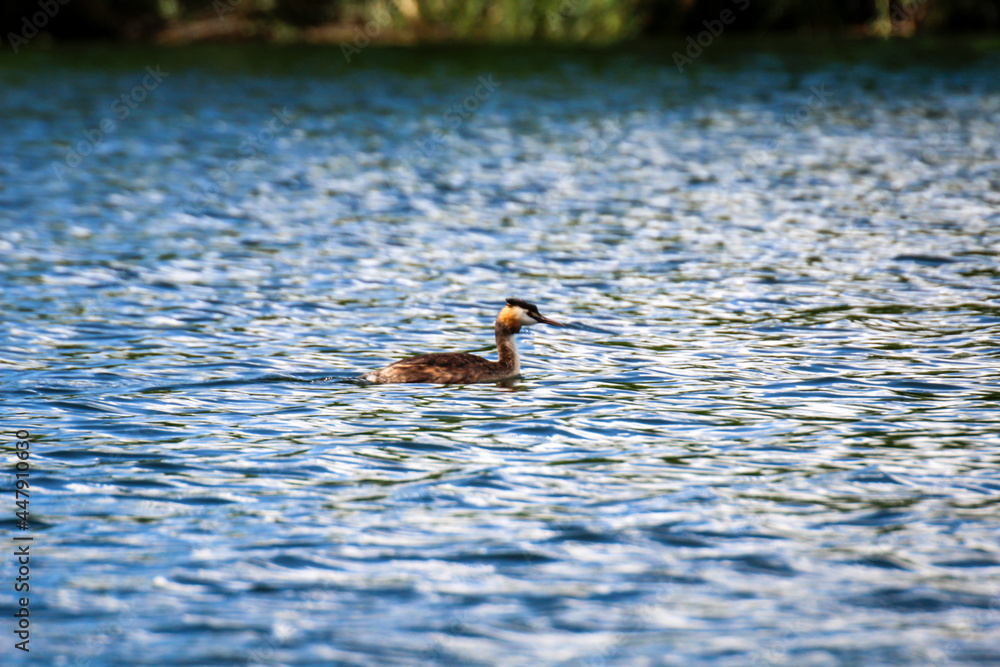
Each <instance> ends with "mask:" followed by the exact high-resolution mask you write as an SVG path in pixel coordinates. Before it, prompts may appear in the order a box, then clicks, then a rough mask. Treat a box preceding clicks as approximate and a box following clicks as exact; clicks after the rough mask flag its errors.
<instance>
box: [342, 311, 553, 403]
mask: <svg viewBox="0 0 1000 667" xmlns="http://www.w3.org/2000/svg"><path fill="white" fill-rule="evenodd" d="M538 323H542V324H552V325H555V326H557V327H561V326H563V325H561V324H559V323H558V322H556V321H554V320H550V319H547V318H545V317H542V316H541V315H540V314H539V312H538V307H537V306H536V305H535V304H533V303H528V302H527V301H523V300H521V299H514V298H510V299H507V305H506V306H504V307H503V310H501V311H500V314H499V315H497V320H496V323H495V324H494V325H493V329H494V332H495V334H496V340H497V353H498V356H499V360H498V361H490V360H489V359H484V358H483V357H477V356H476V355H474V354H464V353H459V354H447V353H445V354H421V355H419V356H416V357H409V358H408V359H403V360H402V361H397V362H396V363H394V364H389V365H388V366H386V367H385V368H380V369H379V370H377V371H372V372H371V373H366V374H365V375H362V376H361V379H362V380H364V381H365V382H371V383H373V384H398V383H411V382H427V383H432V384H471V383H474V382H499V381H500V380H508V379H510V378H515V377H517V376H518V375H520V374H521V360H520V358H519V357H518V355H517V346H516V345H515V344H514V335H515V334H516V333H517V332H519V331H520V330H521V327H522V326H525V327H527V326H531V325H532V324H538Z"/></svg>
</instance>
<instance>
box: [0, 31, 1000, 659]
mask: <svg viewBox="0 0 1000 667" xmlns="http://www.w3.org/2000/svg"><path fill="white" fill-rule="evenodd" d="M721 48H722V47H720V49H721ZM844 48H845V49H849V48H851V47H850V45H847V46H845V47H844ZM858 48H860V47H858ZM887 48H891V47H887ZM914 53H915V55H913V56H912V57H910V56H907V55H906V54H902V55H900V54H896V56H895V57H893V58H889V59H886V58H882V57H874V58H870V59H863V58H852V57H838V56H836V55H827V56H824V57H822V58H820V57H816V56H812V55H808V54H806V55H803V54H802V53H801V52H798V51H789V52H782V51H781V50H780V49H779V50H776V51H775V50H772V51H770V52H767V53H765V52H763V51H755V52H740V53H737V52H733V53H732V54H731V57H727V56H725V54H724V53H723V52H722V51H719V50H717V52H715V53H706V55H705V56H704V57H703V58H702V59H700V60H696V61H695V62H694V63H692V64H690V65H689V66H688V67H687V68H686V70H685V72H684V73H683V74H680V73H678V72H677V70H676V68H675V67H674V65H673V62H672V60H671V58H670V56H669V52H668V51H664V50H659V51H656V52H621V53H615V52H594V53H578V54H575V53H555V54H553V53H548V54H545V53H534V52H529V51H524V50H517V49H511V50H509V51H502V50H501V51H495V52H484V53H480V52H473V53H467V52H461V51H455V52H451V51H437V52H429V53H424V52H412V53H411V52H406V51H404V52H395V53H394V52H376V51H375V50H371V51H368V52H364V51H363V52H362V53H361V54H358V55H356V56H355V58H354V61H353V62H352V63H351V64H350V65H348V64H346V63H344V62H343V59H342V56H341V53H340V51H339V50H337V49H330V50H321V49H317V50H272V51H267V50H262V49H261V48H259V47H252V48H240V49H235V48H216V49H204V50H200V51H194V52H187V51H138V52H129V53H124V54H114V53H110V52H109V53H105V52H101V51H97V50H92V49H91V50H77V51H55V52H50V53H35V54H31V53H29V54H22V55H21V56H18V57H17V58H13V57H9V56H8V57H4V59H3V60H0V89H2V91H3V93H2V95H0V118H2V119H3V127H4V141H3V142H2V143H0V265H2V270H3V274H2V281H3V282H2V287H3V289H2V293H0V307H2V309H3V313H4V318H3V322H2V324H0V327H2V341H3V344H2V349H0V355H2V358H0V363H2V369H3V370H2V375H0V391H2V403H3V412H4V415H5V418H4V429H5V431H6V432H7V438H8V439H7V441H6V442H7V444H8V445H10V447H8V449H7V451H6V453H5V460H4V463H3V466H4V469H3V472H4V475H3V481H4V488H6V489H7V491H5V492H4V495H3V498H4V500H3V503H4V507H3V511H4V519H3V521H4V525H5V527H6V529H8V530H7V533H8V534H10V533H19V531H17V530H16V529H15V526H14V522H13V505H14V499H13V492H12V491H11V488H12V486H13V483H14V478H13V475H12V474H11V473H12V472H13V464H14V462H15V459H14V458H13V455H12V453H11V452H12V449H11V447H12V446H13V440H12V439H11V438H12V433H13V431H14V429H17V428H23V429H27V430H29V431H30V432H31V438H30V439H31V452H32V454H31V457H32V458H31V465H32V468H31V478H30V479H31V485H32V487H31V489H32V495H31V522H32V523H31V529H30V534H32V535H34V537H35V542H34V546H33V549H34V552H33V553H34V560H33V561H32V602H31V605H32V618H33V620H34V623H33V626H32V628H33V631H32V637H31V642H32V643H31V648H32V652H31V654H30V655H31V658H32V659H33V661H34V663H35V664H47V665H167V664H178V665H238V664H268V665H272V664H273V665H351V666H353V665H417V664H421V665H422V664H442V665H461V664H465V665H526V666H528V665H588V666H589V665H679V666H686V665H719V666H730V665H732V666H742V665H797V666H799V665H805V666H812V665H904V664H905V665H988V664H993V665H995V664H1000V544H998V537H1000V531H998V528H1000V518H998V502H997V501H998V498H1000V472H998V471H1000V455H998V451H1000V449H998V445H1000V435H998V434H1000V416H998V401H1000V390H998V389H997V377H998V367H1000V363H998V361H1000V354H998V334H1000V301H998V299H1000V268H998V265H997V259H998V256H1000V209H998V205H1000V157H998V147H1000V79H998V78H997V75H996V72H997V71H998V65H1000V58H998V57H997V56H996V55H995V54H991V53H985V54H982V55H979V56H969V57H965V58H956V57H955V54H954V50H953V49H950V48H948V47H945V46H942V47H941V49H940V50H939V52H935V51H930V52H926V51H925V52H920V53H917V52H914ZM147 66H149V67H151V68H154V69H153V72H154V73H155V72H156V69H155V68H156V66H159V67H160V74H157V75H156V77H154V78H148V77H153V75H152V74H149V73H148V72H147V71H146V70H145V68H146V67H147ZM144 80H145V81H144ZM122 95H125V96H126V97H125V98H124V100H123V98H122ZM140 97H141V99H139V98H140ZM123 111H127V112H128V113H127V116H125V117H122V116H121V113H122V112H123ZM102 119H108V120H109V121H110V122H113V123H114V128H113V129H112V130H110V131H109V129H108V128H110V127H111V126H109V125H107V124H105V125H104V126H103V127H104V129H103V130H102V125H101V123H102ZM74 154H75V155H76V157H74ZM508 295H518V296H522V297H524V298H528V299H530V300H534V301H536V302H537V303H538V304H539V306H540V308H541V311H542V313H543V314H545V315H548V316H550V317H552V318H554V319H558V320H561V321H566V322H568V323H570V325H571V326H569V327H567V328H564V329H556V328H551V327H536V328H535V329H533V330H532V331H531V332H530V333H527V334H524V335H521V336H520V347H521V352H522V355H523V359H524V360H523V364H522V366H523V376H522V377H521V378H520V379H519V380H517V381H516V382H513V383H509V384H508V385H506V386H496V385H491V384H487V385H471V386H448V387H438V386H428V385H408V386H407V385H396V386H374V387H372V386H369V387H362V386H356V385H352V384H347V383H344V382H342V380H343V379H345V378H348V377H351V376H354V375H357V374H359V373H362V372H365V371H367V370H371V369H373V368H376V367H378V366H381V365H383V364H385V363H388V362H389V361H392V360H395V359H399V358H402V357H403V356H406V355H407V354H412V353H418V352H426V351H473V352H476V353H480V354H487V355H492V354H493V349H492V346H493V338H492V321H493V318H494V317H495V316H496V313H497V311H498V310H499V308H500V306H501V305H502V303H503V298H504V297H505V296H508ZM5 544H8V545H9V541H8V542H5ZM9 550H10V549H8V548H7V547H5V549H4V551H5V552H7V551H9ZM14 567H15V566H14V564H13V562H12V558H10V557H7V556H5V557H4V561H3V568H4V569H3V572H4V583H3V588H4V590H5V592H4V594H3V596H2V599H0V605H2V610H3V614H4V615H5V616H7V617H8V618H9V617H10V616H9V614H10V613H13V610H14V609H15V607H14V605H15V599H14V593H13V592H12V591H11V590H10V589H11V582H12V580H13V578H14V576H15V570H14ZM5 625H7V626H9V625H10V623H8V624H5ZM8 629H9V627H8ZM12 643H13V640H12V638H11V633H9V632H6V633H5V639H4V647H3V652H4V653H3V655H5V656H7V657H5V660H6V659H7V658H9V657H11V656H13V658H12V659H17V660H21V661H22V662H23V659H24V658H25V657H26V656H23V655H15V653H17V654H20V652H17V651H14V650H13V648H12V646H11V644H12Z"/></svg>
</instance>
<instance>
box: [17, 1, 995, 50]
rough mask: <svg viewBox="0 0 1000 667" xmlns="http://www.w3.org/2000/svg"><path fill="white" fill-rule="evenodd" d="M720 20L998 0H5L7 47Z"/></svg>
mask: <svg viewBox="0 0 1000 667" xmlns="http://www.w3.org/2000/svg"><path fill="white" fill-rule="evenodd" d="M727 10H728V11H731V12H732V13H733V15H734V16H735V19H734V20H733V21H731V22H730V23H727V30H730V29H731V30H733V31H738V32H750V31H791V32H800V33H807V34H817V33H839V34H843V33H850V34H857V35H878V36H884V37H890V36H903V37H907V36H911V35H914V34H917V33H921V32H935V33H941V32H959V31H983V30H996V29H997V28H998V27H1000V0H5V1H4V2H3V6H2V8H0V34H2V35H3V37H4V41H5V42H6V45H7V48H10V47H12V46H13V47H15V50H18V48H17V47H21V46H26V45H27V44H28V43H29V42H31V41H32V40H34V39H35V37H36V36H38V35H41V36H42V37H41V38H40V39H39V40H38V42H41V43H44V42H47V41H51V40H53V39H54V40H69V39H110V40H123V41H154V42H161V43H184V42H197V41H224V40H247V39H256V40H265V41H277V42H291V41H296V42H332V43H340V44H355V45H357V46H361V45H366V44H367V43H368V42H369V41H375V42H383V43H413V42H440V41H463V42H491V43H498V42H501V43H502V42H522V41H528V40H541V41H557V42H577V43H579V42H597V43H601V42H612V41H620V40H625V39H630V38H635V37H640V36H647V37H648V36H657V35H692V34H697V33H699V32H700V31H702V30H705V29H706V22H708V23H711V22H713V21H715V20H716V19H718V18H719V17H720V15H722V13H723V12H725V11H727Z"/></svg>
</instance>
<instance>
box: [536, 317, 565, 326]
mask: <svg viewBox="0 0 1000 667" xmlns="http://www.w3.org/2000/svg"><path fill="white" fill-rule="evenodd" d="M535 319H536V320H538V323H539V324H551V325H552V326H554V327H564V326H566V325H565V324H560V323H559V322H556V321H555V320H550V319H549V318H547V317H542V316H541V315H539V316H538V317H536V318H535Z"/></svg>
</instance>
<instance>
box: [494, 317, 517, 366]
mask: <svg viewBox="0 0 1000 667" xmlns="http://www.w3.org/2000/svg"><path fill="white" fill-rule="evenodd" d="M495 329H496V336H497V354H498V355H500V361H499V363H500V367H501V368H503V369H504V370H507V371H510V373H511V374H512V375H518V374H520V372H521V358H520V357H519V356H517V344H516V343H515V342H514V334H515V332H514V331H511V330H510V328H509V327H505V326H503V325H502V324H501V323H500V322H497V324H496V327H495Z"/></svg>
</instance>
